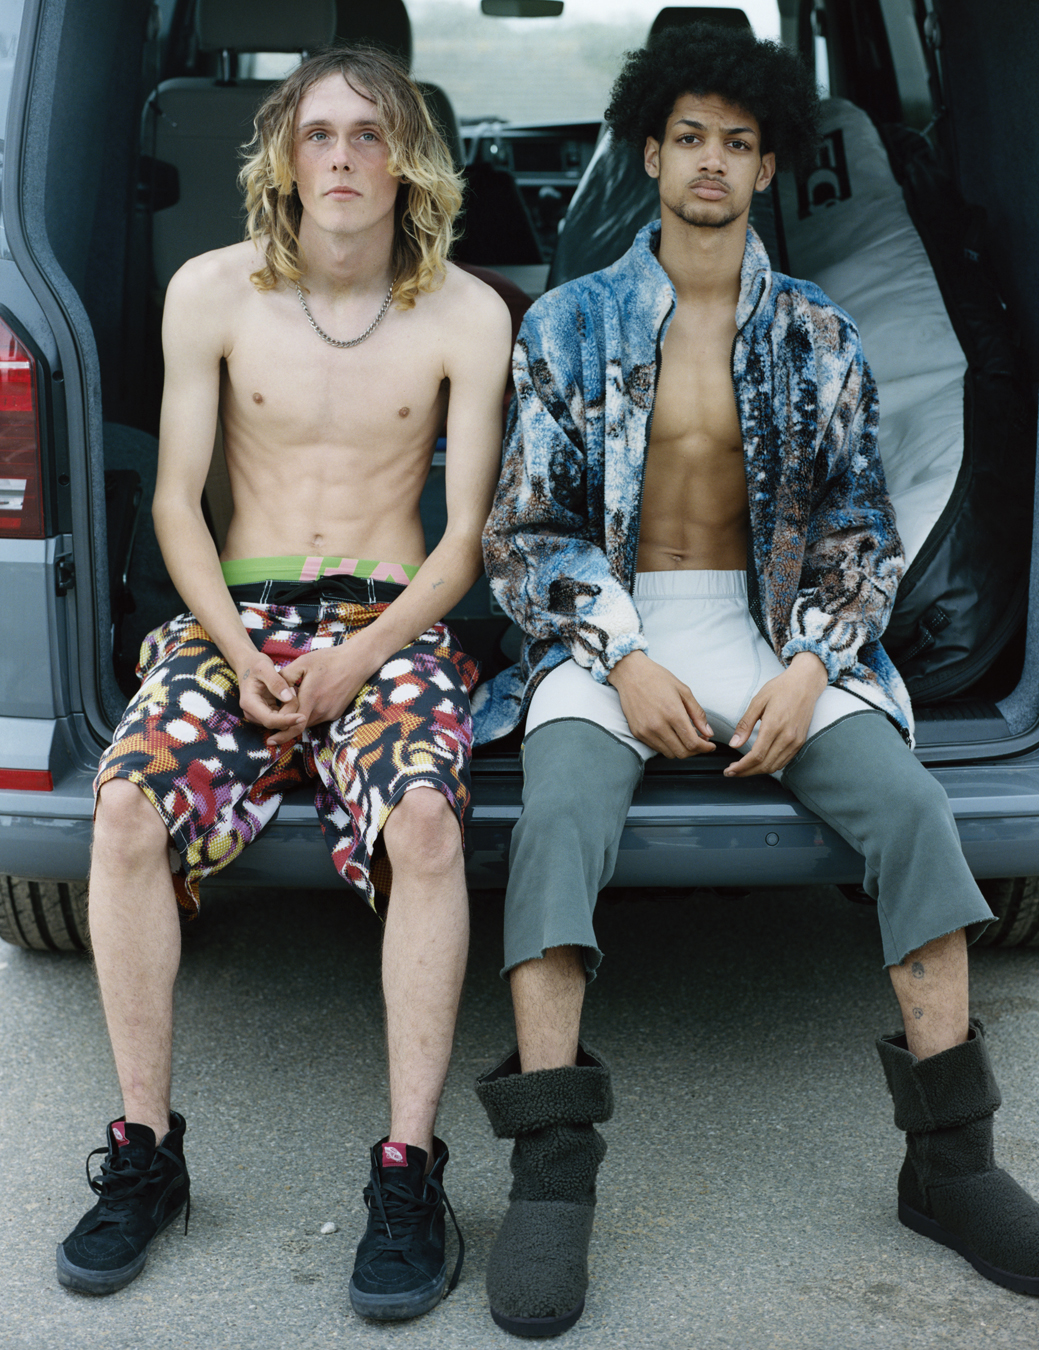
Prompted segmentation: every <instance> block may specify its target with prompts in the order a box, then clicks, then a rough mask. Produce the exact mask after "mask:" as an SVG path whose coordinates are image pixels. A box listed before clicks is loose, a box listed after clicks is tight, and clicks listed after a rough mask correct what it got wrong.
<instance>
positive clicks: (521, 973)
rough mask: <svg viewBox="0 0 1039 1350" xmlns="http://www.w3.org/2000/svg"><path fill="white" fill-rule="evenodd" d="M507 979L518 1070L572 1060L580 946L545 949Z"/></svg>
mask: <svg viewBox="0 0 1039 1350" xmlns="http://www.w3.org/2000/svg"><path fill="white" fill-rule="evenodd" d="M509 983H510V985H511V987H512V1008H513V1013H514V1014H515V1018H516V1039H517V1042H518V1043H519V1053H520V1067H521V1068H522V1070H523V1072H524V1073H530V1072H532V1071H533V1070H535V1069H561V1068H564V1067H565V1066H566V1065H570V1064H576V1063H577V1040H578V1036H579V1034H580V1031H581V1008H582V1007H583V1005H584V991H585V986H586V985H587V983H588V981H587V978H586V976H585V970H584V962H583V961H582V959H581V953H580V951H579V949H578V948H577V947H549V949H548V951H546V952H545V954H544V956H543V957H541V959H540V960H537V961H524V962H523V964H522V965H519V966H516V967H515V968H514V969H513V970H511V971H510V972H509Z"/></svg>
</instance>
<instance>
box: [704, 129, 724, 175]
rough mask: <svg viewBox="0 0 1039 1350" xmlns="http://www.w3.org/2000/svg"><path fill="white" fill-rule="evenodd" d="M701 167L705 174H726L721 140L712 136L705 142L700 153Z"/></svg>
mask: <svg viewBox="0 0 1039 1350" xmlns="http://www.w3.org/2000/svg"><path fill="white" fill-rule="evenodd" d="M700 166H701V168H702V169H703V170H704V172H705V173H714V174H724V173H725V167H726V166H725V153H724V146H723V144H722V142H721V140H720V139H718V140H716V139H715V138H714V137H713V136H710V137H708V138H707V139H706V140H705V141H704V143H703V148H702V149H701V151H700Z"/></svg>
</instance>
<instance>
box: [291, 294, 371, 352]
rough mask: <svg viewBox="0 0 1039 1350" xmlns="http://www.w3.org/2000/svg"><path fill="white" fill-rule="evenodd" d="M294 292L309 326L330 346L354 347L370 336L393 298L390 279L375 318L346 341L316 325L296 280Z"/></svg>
mask: <svg viewBox="0 0 1039 1350" xmlns="http://www.w3.org/2000/svg"><path fill="white" fill-rule="evenodd" d="M296 294H297V295H298V296H299V303H300V304H301V305H302V306H303V313H304V314H305V315H306V316H307V318H308V319H309V321H310V326H311V328H313V330H314V332H315V333H316V334H317V335H318V337H319V338H323V339H324V341H325V342H327V343H328V345H329V346H330V347H356V346H357V344H358V343H359V342H363V341H364V340H365V338H366V337H371V335H372V334H373V333H374V332H375V330H376V328H378V326H379V324H380V323H382V320H383V316H384V315H385V313H386V311H387V310H388V309H389V307H390V301H391V300H392V299H393V282H392V281H391V282H390V289H389V290H388V291H387V292H386V299H385V300H384V301H383V302H382V309H380V310H379V312H378V314H376V316H375V318H374V319H373V320H372V322H371V323H370V324H369V325H368V327H367V328H366V329H365V330H364V332H363V333H362V334H361V336H360V337H355V338H350V340H349V341H347V342H343V341H340V339H339V338H334V337H329V336H328V334H327V333H326V332H325V330H324V329H323V328H319V327H318V325H317V323H316V322H315V320H314V316H313V314H311V312H310V310H309V309H308V308H307V302H306V300H304V299H303V292H302V291H301V290H300V288H299V282H298V281H297V282H296Z"/></svg>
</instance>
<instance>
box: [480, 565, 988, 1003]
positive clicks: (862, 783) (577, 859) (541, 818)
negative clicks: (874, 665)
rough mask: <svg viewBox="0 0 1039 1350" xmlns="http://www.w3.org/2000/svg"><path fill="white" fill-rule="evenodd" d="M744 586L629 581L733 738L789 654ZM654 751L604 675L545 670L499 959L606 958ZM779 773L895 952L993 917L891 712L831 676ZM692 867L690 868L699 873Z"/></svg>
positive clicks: (974, 929)
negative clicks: (618, 881)
mask: <svg viewBox="0 0 1039 1350" xmlns="http://www.w3.org/2000/svg"><path fill="white" fill-rule="evenodd" d="M743 587H745V580H744V578H743V576H742V574H740V573H704V572H693V573H688V572H686V573H679V574H675V573H649V574H647V575H645V576H640V577H639V578H638V579H637V581H636V587H635V600H636V603H637V604H638V605H639V612H640V615H641V617H642V620H643V628H644V632H645V633H646V636H647V640H648V641H649V655H650V656H651V657H653V659H655V660H658V661H660V663H661V664H662V665H666V666H667V667H668V669H670V670H672V671H673V673H675V674H676V675H678V676H679V678H680V679H682V680H683V681H684V682H685V683H687V684H688V685H689V686H690V688H691V689H692V690H693V692H694V694H696V695H697V697H698V699H699V701H700V703H701V705H702V706H703V708H704V711H705V712H706V714H707V717H708V719H709V721H710V722H711V725H712V727H713V728H714V730H715V732H716V734H718V733H719V732H721V733H722V734H723V735H724V737H725V739H726V740H727V739H728V736H729V735H731V728H732V727H733V726H734V725H735V723H736V721H738V720H739V717H740V716H741V715H742V712H743V710H744V709H745V707H746V703H747V702H749V699H750V697H751V696H752V695H753V693H755V692H756V691H757V689H759V688H760V687H761V684H763V683H764V682H765V680H767V679H769V678H771V677H772V675H774V674H776V673H778V672H779V671H780V670H782V666H781V665H780V663H779V661H778V660H777V658H776V657H775V655H774V653H772V652H771V650H770V649H769V648H768V646H767V644H766V643H765V642H764V640H763V639H762V638H761V637H760V635H759V634H757V633H756V630H755V629H754V628H753V624H752V623H751V621H750V616H749V614H748V612H747V609H746V599H745V590H742V588H743ZM673 588H678V589H679V590H680V591H681V592H682V594H681V597H680V598H681V607H680V610H679V614H680V621H679V622H677V623H676V622H675V608H674V606H673V605H672V604H670V603H667V602H668V601H670V600H673V599H677V598H678V597H674V596H672V595H670V594H668V592H669V590H670V589H673ZM647 590H648V591H652V592H653V594H652V595H647V594H646V593H645V592H646V591H647ZM741 590H742V593H741ZM661 592H664V594H661ZM696 592H699V593H700V594H696ZM654 629H659V632H657V633H655V632H654ZM683 629H684V630H685V632H686V633H689V632H694V633H696V635H697V641H696V643H695V644H694V645H693V648H692V650H693V651H694V657H695V659H693V658H690V660H684V659H682V658H683V654H684V652H685V651H688V650H690V648H689V646H688V644H687V643H685V642H683V641H682V633H681V630H683ZM726 666H727V667H728V670H726V669H724V668H725V667H726ZM676 667H678V668H676ZM690 667H692V668H690ZM729 704H731V706H728V705H729ZM751 743H752V742H748V743H747V745H746V746H744V747H743V749H744V750H746V749H749V746H750V744H751ZM652 754H653V752H652V750H650V748H649V747H648V746H645V745H643V744H642V743H641V742H638V741H636V740H635V738H634V737H633V736H632V734H631V731H630V729H629V728H628V726H627V723H626V722H625V721H624V719H623V714H622V713H621V712H620V704H619V699H618V697H617V694H616V691H615V690H613V689H612V688H611V687H610V686H608V685H605V686H604V685H600V684H597V683H596V682H595V681H594V680H593V679H592V677H591V676H590V675H589V674H588V672H587V671H585V670H582V669H581V668H579V667H576V666H574V664H573V662H566V663H565V665H564V666H562V667H557V670H554V671H552V672H551V674H550V675H549V676H547V677H546V679H545V681H544V682H543V685H542V686H541V687H540V688H539V689H538V691H537V693H536V694H535V696H534V701H533V702H532V705H531V709H530V715H529V716H528V720H527V733H526V739H525V740H524V745H523V812H522V814H521V816H520V819H519V822H518V823H517V825H516V828H515V830H514V831H513V836H512V848H511V852H510V857H509V884H508V889H507V891H506V900H505V966H504V969H503V971H502V974H503V975H504V974H507V972H508V971H509V970H511V969H512V968H513V967H514V966H517V965H520V964H521V963H522V962H524V961H528V960H532V959H536V958H538V957H541V956H542V955H543V954H544V952H545V951H547V950H548V948H549V947H560V946H578V947H582V948H583V949H584V954H585V967H586V970H587V972H588V976H589V978H590V979H591V978H594V973H595V969H596V967H597V966H598V964H599V962H600V960H601V958H602V953H601V951H600V950H599V947H598V944H597V942H596V938H595V929H594V925H593V915H594V910H595V902H596V898H597V896H598V893H599V891H600V890H602V888H603V887H604V886H605V885H606V884H607V883H608V881H609V879H610V877H611V876H612V875H613V869H614V866H615V864H616V860H617V849H618V845H619V843H620V836H621V831H622V829H623V827H624V822H625V819H626V817H627V813H628V807H629V806H630V804H631V799H632V795H633V794H634V792H635V789H636V788H637V787H638V785H639V782H640V781H641V777H642V768H643V764H644V762H645V760H646V759H648V758H650V757H651V756H652ZM776 777H777V778H780V779H781V781H782V783H783V786H784V787H786V788H787V789H788V790H789V791H791V792H792V793H793V794H794V796H795V797H797V798H798V800H799V801H801V802H803V803H804V805H805V806H807V807H808V808H809V810H811V811H814V812H815V814H816V815H818V816H819V817H820V818H821V819H822V820H824V821H826V823H827V824H828V825H831V826H832V827H833V828H834V829H835V830H836V831H837V833H838V834H839V835H841V837H842V838H843V839H845V840H847V842H848V843H849V844H851V845H852V847H853V848H855V849H856V850H857V851H858V852H859V853H861V854H862V856H863V858H864V860H865V880H864V883H863V884H864V886H865V889H866V891H867V893H868V894H869V895H870V896H872V897H873V898H874V899H875V900H876V901H877V914H878V918H879V922H880V932H881V940H882V943H883V951H884V965H885V966H890V965H897V964H900V963H901V962H902V961H903V960H904V959H905V957H906V956H908V955H909V953H910V952H914V951H917V950H918V949H919V948H920V947H923V946H925V945H926V944H927V943H928V942H930V941H932V940H933V939H935V938H938V937H943V936H944V935H945V934H947V933H952V932H955V931H956V930H957V929H959V928H965V929H966V930H967V937H968V941H973V940H974V939H975V938H976V937H977V936H978V934H979V933H981V932H982V931H983V930H984V928H985V926H986V925H987V924H988V923H989V922H991V920H992V918H993V917H994V916H993V914H992V911H991V910H990V909H989V907H988V905H987V904H986V902H985V899H984V897H983V896H982V894H981V892H980V891H979V890H978V887H977V883H976V882H975V881H974V878H973V876H972V875H971V873H970V869H969V868H968V867H967V863H966V861H965V859H964V857H963V851H962V849H961V847H960V840H959V834H958V832H957V829H956V823H955V820H954V819H953V814H952V810H951V808H950V806H949V799H948V797H947V796H946V795H945V792H944V790H943V789H942V787H941V785H940V784H939V783H938V782H937V780H936V779H935V778H934V777H932V775H931V774H930V773H928V771H927V770H926V769H925V768H924V767H923V766H922V765H921V764H920V762H919V761H918V760H917V758H916V756H915V755H914V754H913V752H912V751H911V750H910V749H909V747H908V746H907V745H906V743H905V741H904V740H903V739H902V737H901V735H900V734H899V732H898V731H897V730H896V728H895V727H894V726H893V725H892V724H891V723H890V722H889V721H888V719H887V718H886V717H885V716H884V715H883V714H882V713H880V712H878V711H876V710H875V709H871V708H870V707H869V705H867V704H865V703H863V702H862V701H861V700H859V699H856V698H854V696H852V695H850V694H845V693H844V692H843V691H842V690H838V689H833V688H830V689H828V690H826V691H825V693H824V695H823V698H821V699H820V700H819V704H818V705H817V712H816V716H815V717H814V718H813V721H812V726H811V727H810V729H809V736H808V739H807V740H806V742H805V744H804V745H803V746H802V748H801V750H800V751H799V752H798V754H797V755H796V756H795V758H794V759H793V760H792V761H791V763H790V764H788V765H787V767H786V768H785V769H784V770H783V771H782V772H781V773H780V774H777V775H776ZM688 880H689V884H690V885H695V884H696V877H695V876H693V875H691V876H690V877H689V878H688Z"/></svg>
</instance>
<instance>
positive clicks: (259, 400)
mask: <svg viewBox="0 0 1039 1350" xmlns="http://www.w3.org/2000/svg"><path fill="white" fill-rule="evenodd" d="M253 402H254V403H262V402H263V395H262V394H261V393H259V392H257V393H255V394H253Z"/></svg>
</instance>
